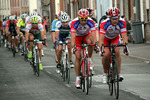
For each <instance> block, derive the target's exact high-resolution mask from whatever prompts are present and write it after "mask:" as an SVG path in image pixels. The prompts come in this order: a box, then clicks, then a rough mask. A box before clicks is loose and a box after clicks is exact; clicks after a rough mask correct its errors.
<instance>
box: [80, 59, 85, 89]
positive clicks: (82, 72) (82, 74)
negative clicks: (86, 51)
mask: <svg viewBox="0 0 150 100" xmlns="http://www.w3.org/2000/svg"><path fill="white" fill-rule="evenodd" d="M81 67H82V68H81V72H80V76H81V78H80V83H81V89H82V91H83V92H84V91H85V81H84V73H85V72H84V71H83V70H84V60H82V66H81Z"/></svg>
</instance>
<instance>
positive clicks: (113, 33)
mask: <svg viewBox="0 0 150 100" xmlns="http://www.w3.org/2000/svg"><path fill="white" fill-rule="evenodd" d="M122 33H127V29H126V22H125V21H124V19H122V18H120V19H119V22H118V24H117V25H116V26H113V25H112V24H111V21H110V19H109V18H107V19H106V20H104V21H103V22H102V23H101V26H100V31H99V34H104V35H105V38H108V39H114V38H116V37H117V36H118V35H120V34H122Z"/></svg>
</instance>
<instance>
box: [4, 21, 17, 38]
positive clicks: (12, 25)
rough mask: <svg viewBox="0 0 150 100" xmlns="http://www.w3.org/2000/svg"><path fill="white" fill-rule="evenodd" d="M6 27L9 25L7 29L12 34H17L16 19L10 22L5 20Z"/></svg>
mask: <svg viewBox="0 0 150 100" xmlns="http://www.w3.org/2000/svg"><path fill="white" fill-rule="evenodd" d="M6 27H9V29H8V31H9V32H10V33H11V34H12V33H13V34H14V36H17V31H16V28H17V20H14V23H10V20H8V21H7V22H6Z"/></svg>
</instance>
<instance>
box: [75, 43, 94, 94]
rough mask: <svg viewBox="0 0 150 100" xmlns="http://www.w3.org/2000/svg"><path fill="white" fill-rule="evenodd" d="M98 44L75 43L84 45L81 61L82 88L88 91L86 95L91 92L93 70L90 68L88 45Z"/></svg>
mask: <svg viewBox="0 0 150 100" xmlns="http://www.w3.org/2000/svg"><path fill="white" fill-rule="evenodd" d="M95 45H96V44H84V43H83V44H81V45H75V47H76V46H81V47H82V61H81V72H80V74H81V78H80V79H81V81H80V84H81V88H82V90H83V92H84V91H85V92H86V95H88V93H89V88H90V87H91V85H92V71H91V70H90V66H89V63H88V48H87V47H88V46H95Z"/></svg>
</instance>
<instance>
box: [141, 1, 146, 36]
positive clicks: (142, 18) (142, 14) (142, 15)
mask: <svg viewBox="0 0 150 100" xmlns="http://www.w3.org/2000/svg"><path fill="white" fill-rule="evenodd" d="M140 10H141V22H144V13H143V12H144V10H143V0H140ZM142 32H143V39H145V35H144V24H142Z"/></svg>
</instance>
